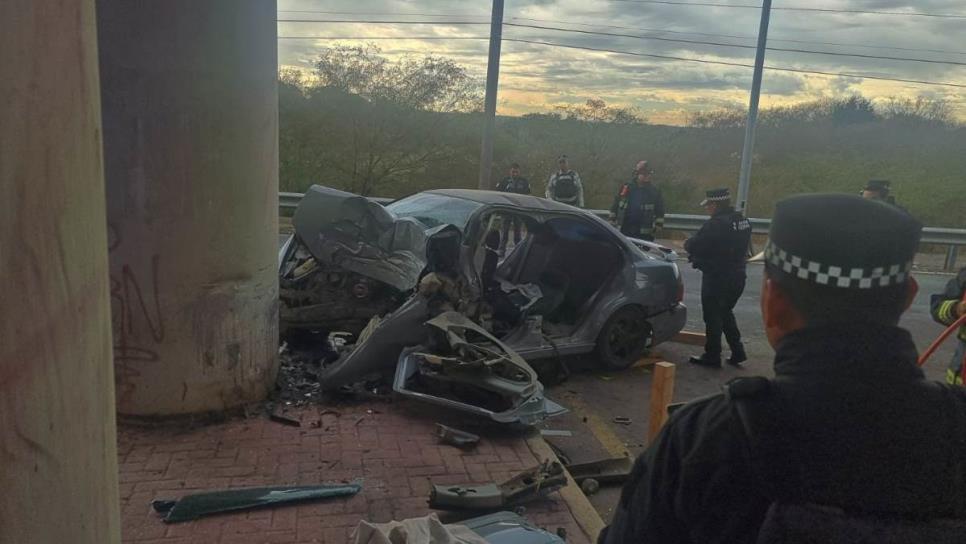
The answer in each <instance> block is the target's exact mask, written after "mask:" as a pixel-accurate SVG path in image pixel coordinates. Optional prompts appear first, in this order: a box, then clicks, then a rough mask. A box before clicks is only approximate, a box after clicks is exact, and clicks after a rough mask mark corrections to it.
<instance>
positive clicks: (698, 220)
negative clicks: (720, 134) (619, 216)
mask: <svg viewBox="0 0 966 544" xmlns="http://www.w3.org/2000/svg"><path fill="white" fill-rule="evenodd" d="M301 200H302V193H279V194H278V207H279V211H281V212H283V215H291V214H292V213H293V212H294V211H295V208H296V207H298V205H299V201H301ZM372 200H373V201H375V202H378V203H380V204H388V203H389V202H392V199H391V198H379V197H373V198H372ZM587 211H589V212H590V213H593V214H594V215H597V216H598V217H602V218H604V219H606V218H607V217H609V216H610V212H609V211H608V210H587ZM285 212H287V213H285ZM707 220H708V216H706V215H691V214H677V213H671V214H667V215H665V216H664V229H665V230H675V231H682V232H695V231H697V230H698V229H700V228H701V225H703V224H704V222H705V221H707ZM748 221H750V222H751V229H752V232H754V233H755V234H768V229H769V227H770V226H771V219H762V218H759V217H752V218H749V219H748ZM922 243H924V244H938V245H944V246H949V248H948V250H947V251H946V262H945V269H946V270H952V269H953V268H955V267H956V258H957V256H958V254H959V246H966V229H947V228H940V227H925V228H923V229H922Z"/></svg>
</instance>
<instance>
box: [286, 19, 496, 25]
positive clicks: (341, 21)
mask: <svg viewBox="0 0 966 544" xmlns="http://www.w3.org/2000/svg"><path fill="white" fill-rule="evenodd" d="M276 22H278V23H352V24H355V23H365V24H371V25H489V24H490V23H489V22H485V23H482V22H475V21H370V20H367V19H278V20H276Z"/></svg>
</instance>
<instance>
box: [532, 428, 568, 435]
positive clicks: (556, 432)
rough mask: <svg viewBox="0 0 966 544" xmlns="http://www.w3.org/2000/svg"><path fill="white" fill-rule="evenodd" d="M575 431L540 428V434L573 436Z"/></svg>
mask: <svg viewBox="0 0 966 544" xmlns="http://www.w3.org/2000/svg"><path fill="white" fill-rule="evenodd" d="M573 435H574V433H573V431H566V430H562V431H557V430H554V429H540V436H573Z"/></svg>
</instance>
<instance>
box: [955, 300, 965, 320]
mask: <svg viewBox="0 0 966 544" xmlns="http://www.w3.org/2000/svg"><path fill="white" fill-rule="evenodd" d="M964 314H966V300H964V301H962V302H960V303H959V304H957V305H956V317H962V316H963V315H964Z"/></svg>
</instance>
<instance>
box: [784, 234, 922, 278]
mask: <svg viewBox="0 0 966 544" xmlns="http://www.w3.org/2000/svg"><path fill="white" fill-rule="evenodd" d="M765 261H767V262H768V263H770V264H771V265H773V266H775V267H777V268H779V269H781V271H782V272H784V273H786V274H788V275H790V276H794V277H796V278H798V279H802V280H805V281H810V282H812V283H817V284H819V285H826V286H829V287H841V288H844V289H872V288H873V287H888V286H890V285H897V284H899V283H902V282H904V281H906V280H907V279H908V278H909V274H910V272H912V261H909V262H907V263H904V264H893V265H890V266H877V267H874V268H845V267H841V266H835V265H830V264H823V263H819V262H815V261H810V260H808V259H804V258H802V257H799V256H796V255H792V254H791V253H788V252H787V251H785V250H784V249H782V248H780V247H778V246H776V245H775V244H774V243H773V242H771V241H769V242H768V245H767V246H766V247H765Z"/></svg>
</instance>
